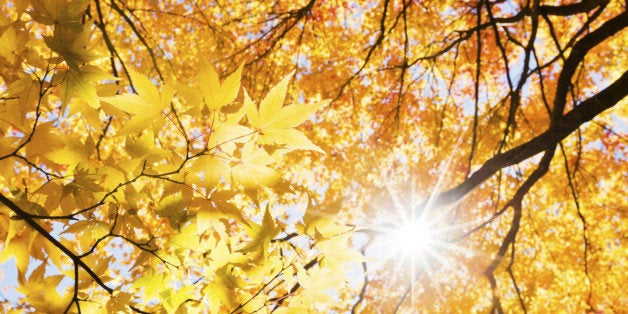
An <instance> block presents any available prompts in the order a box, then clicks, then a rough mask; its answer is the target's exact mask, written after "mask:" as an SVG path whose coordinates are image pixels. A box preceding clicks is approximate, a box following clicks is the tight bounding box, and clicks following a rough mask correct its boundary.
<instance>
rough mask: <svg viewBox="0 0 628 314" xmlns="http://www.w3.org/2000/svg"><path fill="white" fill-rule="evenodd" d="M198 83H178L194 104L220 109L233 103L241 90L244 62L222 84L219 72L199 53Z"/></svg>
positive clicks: (185, 96)
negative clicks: (189, 84) (195, 84)
mask: <svg viewBox="0 0 628 314" xmlns="http://www.w3.org/2000/svg"><path fill="white" fill-rule="evenodd" d="M198 60H199V65H198V83H199V84H198V85H197V86H187V85H177V89H178V91H179V92H180V93H181V94H182V95H183V97H184V98H185V99H186V100H187V101H188V103H190V104H191V105H193V106H197V107H198V106H204V107H206V108H207V109H209V110H211V111H218V110H220V109H221V108H223V107H224V106H226V105H229V104H231V103H232V102H233V101H234V100H235V98H236V97H237V96H238V92H239V90H240V77H241V76H242V68H243V66H244V65H243V64H242V65H240V66H239V67H238V68H237V69H236V70H235V72H233V73H232V74H231V75H229V76H228V77H227V78H226V79H225V80H224V82H222V84H221V83H220V79H219V77H218V73H216V70H214V67H213V66H212V65H211V64H209V62H208V61H207V59H206V58H205V57H203V56H202V55H200V54H199V55H198Z"/></svg>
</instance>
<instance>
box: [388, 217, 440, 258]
mask: <svg viewBox="0 0 628 314" xmlns="http://www.w3.org/2000/svg"><path fill="white" fill-rule="evenodd" d="M392 236H393V238H394V245H395V248H396V249H397V250H399V251H402V252H405V253H406V254H418V253H423V252H425V250H427V249H428V248H429V247H430V246H432V245H433V241H434V238H433V232H432V230H430V228H429V226H428V225H427V224H425V223H424V222H422V221H414V222H408V223H405V224H404V225H402V226H400V227H399V228H398V229H397V230H394V231H393V232H392Z"/></svg>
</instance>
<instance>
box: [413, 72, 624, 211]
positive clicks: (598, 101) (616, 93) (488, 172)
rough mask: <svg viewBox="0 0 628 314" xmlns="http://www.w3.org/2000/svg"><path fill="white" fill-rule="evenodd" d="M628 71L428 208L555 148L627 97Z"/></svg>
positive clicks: (485, 164)
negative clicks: (568, 136)
mask: <svg viewBox="0 0 628 314" xmlns="http://www.w3.org/2000/svg"><path fill="white" fill-rule="evenodd" d="M626 86H628V72H624V74H623V75H622V76H621V77H619V79H617V80H616V81H615V82H613V83H612V84H611V85H609V86H608V87H607V88H605V89H604V90H602V91H601V92H599V93H598V94H596V95H595V96H592V97H591V98H589V99H587V100H585V101H583V102H582V103H580V105H579V106H577V107H576V108H574V109H573V110H571V111H570V112H568V113H567V114H566V115H564V116H563V117H562V118H561V119H559V120H557V122H556V123H555V124H554V125H553V126H550V128H549V129H548V130H547V131H545V132H543V133H541V134H540V135H538V136H536V137H534V138H533V139H531V140H529V141H528V142H526V143H524V144H521V145H519V146H517V147H515V148H513V149H511V150H509V151H506V152H504V153H500V154H497V155H495V156H493V157H492V158H490V159H489V160H487V161H486V162H485V163H484V164H483V165H482V167H480V169H478V170H477V171H476V172H474V173H473V174H472V175H471V176H470V177H469V178H467V179H466V180H464V181H463V182H462V183H460V184H459V185H458V186H456V187H454V188H452V189H450V190H448V191H445V192H442V193H439V194H437V195H436V196H435V197H434V198H433V199H430V206H433V207H439V206H443V205H447V204H451V203H453V202H456V201H458V200H460V199H461V198H462V197H464V196H465V195H466V194H468V193H469V192H471V191H472V190H473V189H474V188H476V187H477V186H478V185H480V184H481V183H482V182H484V181H485V180H487V179H488V178H490V177H491V176H493V175H494V174H495V173H496V172H497V171H498V170H500V169H502V168H504V167H508V166H512V165H515V164H518V163H520V162H522V161H524V160H526V159H528V158H530V157H532V156H534V155H536V154H538V153H540V152H543V151H545V150H547V149H548V148H550V147H552V146H555V145H556V144H557V143H558V142H559V141H560V140H562V139H564V138H565V137H567V135H569V134H571V133H572V132H573V131H575V130H576V129H577V128H578V127H579V126H581V125H582V124H583V123H585V122H588V121H590V120H591V119H593V118H594V117H595V116H597V115H598V114H600V113H602V112H603V111H605V110H607V109H609V108H611V107H613V106H615V105H616V104H617V102H619V101H620V100H622V99H623V98H624V97H626V95H628V89H626ZM427 203H428V201H425V202H423V203H422V204H420V205H419V206H417V208H415V210H416V211H417V212H420V211H421V210H422V209H424V208H425V207H426V206H427Z"/></svg>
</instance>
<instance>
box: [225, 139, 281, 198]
mask: <svg viewBox="0 0 628 314" xmlns="http://www.w3.org/2000/svg"><path fill="white" fill-rule="evenodd" d="M240 161H241V163H240V164H238V165H236V166H235V167H233V176H234V177H235V178H236V179H237V180H238V181H240V183H242V185H243V186H244V187H245V188H247V189H248V188H254V187H257V186H259V185H264V186H272V185H274V184H276V183H278V182H279V181H280V179H281V178H280V176H279V174H278V173H277V172H276V171H275V170H274V169H272V168H270V167H268V166H267V165H269V164H270V163H272V162H273V161H274V159H273V157H271V156H270V155H268V153H266V151H264V150H263V149H260V148H257V149H255V144H254V143H253V142H248V143H246V144H244V147H243V148H242V158H241V160H240Z"/></svg>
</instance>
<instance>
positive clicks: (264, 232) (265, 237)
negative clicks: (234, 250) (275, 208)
mask: <svg viewBox="0 0 628 314" xmlns="http://www.w3.org/2000/svg"><path fill="white" fill-rule="evenodd" d="M246 229H247V234H248V235H249V237H251V241H250V242H249V243H248V244H247V245H246V246H244V247H243V248H241V249H240V250H239V251H240V252H243V253H248V252H253V253H254V255H257V254H259V253H262V255H264V256H266V254H267V253H268V245H269V244H270V240H272V239H273V238H274V237H275V236H276V235H277V234H278V233H279V232H280V231H281V229H280V228H279V227H277V225H276V224H275V220H274V219H273V217H272V216H271V215H270V211H269V210H268V207H266V211H265V212H264V218H263V219H262V224H261V225H257V224H252V226H247V228H246Z"/></svg>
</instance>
